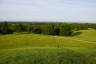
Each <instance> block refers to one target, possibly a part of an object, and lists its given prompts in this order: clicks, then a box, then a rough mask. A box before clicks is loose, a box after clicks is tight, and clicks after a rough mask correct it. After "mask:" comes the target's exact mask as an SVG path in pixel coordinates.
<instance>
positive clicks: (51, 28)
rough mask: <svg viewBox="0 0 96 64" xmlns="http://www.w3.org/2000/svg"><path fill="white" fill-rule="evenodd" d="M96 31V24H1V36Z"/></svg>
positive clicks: (67, 34) (69, 33)
mask: <svg viewBox="0 0 96 64" xmlns="http://www.w3.org/2000/svg"><path fill="white" fill-rule="evenodd" d="M88 28H93V29H96V24H91V23H90V24H89V23H84V24H82V23H19V22H18V23H9V22H2V23H0V34H12V33H14V32H29V33H37V34H47V35H61V36H72V35H73V33H74V31H77V30H88Z"/></svg>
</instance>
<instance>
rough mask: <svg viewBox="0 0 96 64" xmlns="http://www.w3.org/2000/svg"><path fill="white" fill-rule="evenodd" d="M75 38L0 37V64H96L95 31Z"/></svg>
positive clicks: (83, 32) (28, 35)
mask: <svg viewBox="0 0 96 64" xmlns="http://www.w3.org/2000/svg"><path fill="white" fill-rule="evenodd" d="M78 32H81V34H80V35H76V36H52V35H44V34H34V33H26V32H23V33H14V34H7V35H2V34H1V35H0V64H96V34H95V33H96V30H94V29H89V30H79V31H78Z"/></svg>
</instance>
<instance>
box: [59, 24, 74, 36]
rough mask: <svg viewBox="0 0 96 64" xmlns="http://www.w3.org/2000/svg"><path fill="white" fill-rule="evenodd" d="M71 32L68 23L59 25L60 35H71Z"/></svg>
mask: <svg viewBox="0 0 96 64" xmlns="http://www.w3.org/2000/svg"><path fill="white" fill-rule="evenodd" d="M72 33H73V31H72V28H71V26H70V25H68V24H66V25H61V27H60V35H62V36H71V35H72Z"/></svg>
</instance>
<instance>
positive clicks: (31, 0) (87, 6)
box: [0, 0, 96, 22]
mask: <svg viewBox="0 0 96 64" xmlns="http://www.w3.org/2000/svg"><path fill="white" fill-rule="evenodd" d="M0 20H1V21H5V20H6V21H66V22H67V21H69V22H96V0H0Z"/></svg>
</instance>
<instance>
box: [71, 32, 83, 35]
mask: <svg viewBox="0 0 96 64" xmlns="http://www.w3.org/2000/svg"><path fill="white" fill-rule="evenodd" d="M80 34H82V32H74V33H73V34H72V36H78V35H80Z"/></svg>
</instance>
